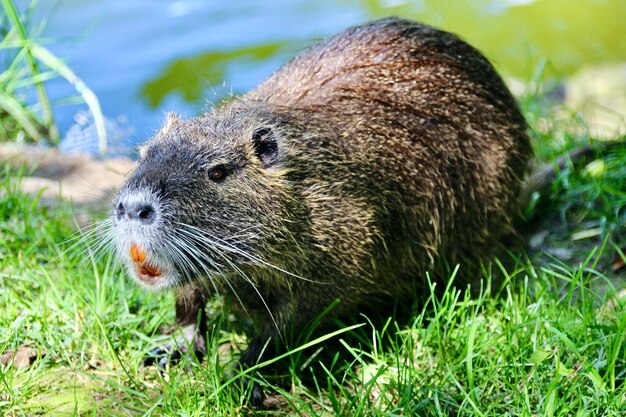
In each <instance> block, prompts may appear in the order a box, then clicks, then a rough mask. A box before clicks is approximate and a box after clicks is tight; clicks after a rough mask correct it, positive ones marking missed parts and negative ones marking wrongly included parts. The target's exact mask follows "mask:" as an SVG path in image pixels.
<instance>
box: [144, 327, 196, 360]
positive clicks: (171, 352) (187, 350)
mask: <svg viewBox="0 0 626 417" xmlns="http://www.w3.org/2000/svg"><path fill="white" fill-rule="evenodd" d="M181 330H182V332H180V334H179V335H178V336H176V337H175V338H174V339H173V340H170V341H169V342H166V343H164V344H162V345H160V346H157V347H155V348H154V349H152V350H151V351H150V352H149V353H148V354H147V355H146V356H145V358H144V360H143V365H144V366H151V365H158V366H159V367H161V368H165V367H166V366H167V365H168V364H170V365H173V364H175V363H177V362H178V361H180V360H181V359H182V358H183V357H188V358H189V359H196V360H198V361H202V359H203V358H204V355H205V354H206V341H205V338H204V335H200V334H198V332H197V330H196V328H195V326H186V327H183V328H182V329H181Z"/></svg>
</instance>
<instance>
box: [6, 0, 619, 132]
mask: <svg viewBox="0 0 626 417" xmlns="http://www.w3.org/2000/svg"><path fill="white" fill-rule="evenodd" d="M27 2H28V0H22V1H21V2H18V4H19V3H21V4H19V6H20V8H21V9H22V10H23V9H24V8H25V5H26V4H27ZM388 15H399V16H404V17H410V18H414V19H418V20H422V21H425V22H427V23H430V24H433V25H435V26H438V27H442V28H445V29H447V30H450V31H453V32H455V33H458V34H460V35H461V36H463V37H464V38H465V39H467V40H468V41H469V42H470V43H472V44H474V45H475V46H477V47H478V48H479V49H481V50H482V51H483V52H484V53H485V54H486V55H487V56H488V57H489V58H490V59H492V61H494V64H495V65H496V67H497V68H498V69H499V70H500V71H501V72H502V73H503V74H505V76H508V77H515V78H517V79H519V80H522V81H528V80H531V79H533V78H534V77H537V76H538V75H537V74H536V72H537V68H542V69H543V72H542V73H541V74H539V76H540V77H542V78H544V79H546V78H559V77H563V76H567V75H570V74H574V73H576V72H577V70H578V69H579V68H581V67H583V66H585V65H589V64H596V63H600V62H620V61H626V30H625V29H624V22H626V1H625V0H475V1H471V0H455V1H449V0H421V1H419V0H414V1H404V0H360V1H359V0H341V1H339V2H333V1H330V0H276V1H271V2H267V1H263V0H257V1H245V2H243V1H230V2H217V1H204V0H176V1H166V0H134V1H132V2H128V1H124V0H92V1H89V2H85V1H81V0H39V3H38V6H37V10H36V15H35V17H34V19H35V20H38V19H40V18H42V17H46V16H48V17H49V21H48V24H47V27H46V29H45V31H44V33H43V36H49V37H54V38H56V41H55V42H54V43H52V44H51V45H50V48H51V49H52V50H53V51H54V52H55V53H57V54H58V55H60V56H65V57H67V61H68V63H69V64H70V65H71V66H72V67H73V68H74V69H75V70H76V72H77V73H78V74H79V75H80V76H81V77H82V78H84V79H85V81H86V82H87V83H88V84H89V85H90V86H91V87H92V88H93V89H94V90H95V92H96V94H97V95H98V97H99V98H100V100H101V102H102V107H103V111H104V112H105V114H106V115H107V116H109V117H116V116H118V115H120V114H123V115H126V116H127V117H128V120H129V123H130V124H131V125H132V126H134V127H135V128H136V129H135V131H136V132H137V133H136V135H134V136H133V137H131V138H128V139H127V142H128V143H136V142H137V141H142V140H144V139H145V138H146V137H147V136H149V135H150V134H151V133H152V132H154V131H155V130H156V128H157V127H158V125H159V124H160V122H161V120H162V118H163V114H164V113H165V111H169V110H174V111H179V112H182V113H184V114H186V115H187V116H190V115H193V114H195V113H198V112H200V111H201V110H202V108H203V107H204V106H205V105H204V103H205V102H206V100H210V99H212V98H214V97H223V96H224V95H226V94H228V93H229V92H230V91H231V90H232V91H234V92H237V93H238V92H243V91H246V90H248V89H250V88H253V87H254V86H255V85H256V84H258V83H259V82H260V81H261V80H262V79H263V78H265V77H267V76H268V75H269V74H270V73H271V72H272V71H274V70H275V69H276V68H277V67H279V66H280V65H281V64H282V63H284V62H286V61H287V60H288V58H289V57H290V56H293V55H295V54H296V53H297V51H298V50H301V49H302V48H304V47H305V46H306V45H309V44H311V43H313V42H315V41H317V40H319V39H320V38H322V37H324V36H328V35H330V34H333V33H336V32H338V31H340V30H341V29H343V28H345V27H346V26H350V25H353V24H356V23H360V22H363V21H366V20H370V19H373V18H378V17H383V16H388ZM76 36H78V38H76ZM542 62H545V65H539V64H540V63H542ZM48 88H49V90H50V94H51V96H53V97H59V98H61V97H66V96H67V95H69V94H72V91H71V87H69V86H68V85H67V84H66V83H64V82H61V81H59V80H56V81H53V82H51V83H50V84H49V87H48ZM77 110H78V109H77V108H76V106H57V107H56V108H55V111H56V113H57V116H58V118H59V119H60V125H61V128H62V130H65V131H67V130H68V128H69V127H70V125H71V124H72V119H73V117H74V115H75V114H76V113H77Z"/></svg>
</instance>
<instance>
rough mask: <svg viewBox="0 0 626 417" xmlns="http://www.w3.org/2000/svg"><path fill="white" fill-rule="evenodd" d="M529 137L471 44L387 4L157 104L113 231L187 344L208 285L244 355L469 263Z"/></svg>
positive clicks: (505, 208) (502, 211)
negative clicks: (306, 43) (157, 121)
mask: <svg viewBox="0 0 626 417" xmlns="http://www.w3.org/2000/svg"><path fill="white" fill-rule="evenodd" d="M530 155H531V149H530V145H529V141H528V138H527V135H526V124H525V121H524V119H523V117H522V115H521V114H520V111H519V109H518V106H517V104H516V102H515V100H514V98H513V97H512V96H511V94H510V93H509V91H508V90H507V88H506V87H505V85H504V83H503V82H502V80H501V79H500V77H499V76H498V75H497V73H496V72H495V70H494V69H493V67H492V66H491V64H490V63H489V62H488V61H487V60H486V59H485V58H484V57H483V56H482V55H481V54H480V53H479V52H478V51H477V50H475V49H474V48H472V47H471V46H469V45H468V44H467V43H465V42H463V41H462V40H460V39H459V38H458V37H456V36H455V35H452V34H449V33H446V32H443V31H439V30H437V29H434V28H432V27H430V26H426V25H422V24H419V23H415V22H412V21H408V20H402V19H397V18H389V19H383V20H379V21H374V22H371V23H368V24H365V25H362V26H356V27H353V28H349V29H347V30H346V31H344V32H342V33H340V34H338V35H336V36H334V37H332V38H330V39H328V40H326V41H325V42H322V43H320V44H318V45H316V46H313V47H311V48H310V49H308V50H306V51H304V52H303V53H302V54H300V55H299V56H298V57H296V58H295V59H293V60H292V61H290V62H289V63H288V64H286V65H285V66H284V67H282V68H281V69H280V70H278V71H277V72H276V73H275V74H273V75H272V76H271V77H270V78H269V79H267V80H266V81H265V82H263V83H262V84H261V85H260V86H259V87H258V88H256V89H255V90H253V91H251V92H249V93H248V94H245V95H243V96H241V97H238V98H233V99H232V100H230V101H228V102H226V103H225V104H223V105H222V106H220V107H216V108H213V109H212V110H211V111H210V112H208V113H206V114H204V115H202V116H200V117H197V118H193V119H190V120H181V119H179V118H177V117H175V116H170V117H169V118H168V121H167V124H166V126H165V127H164V128H163V129H162V130H161V131H160V132H159V133H158V134H157V135H156V136H155V137H154V138H153V139H151V140H150V141H149V142H147V144H146V145H145V146H144V147H143V150H142V153H141V158H140V160H139V164H138V167H137V168H136V169H135V170H134V172H133V173H131V175H130V176H129V178H128V180H127V182H126V183H125V185H124V186H123V187H122V189H121V191H120V193H119V197H118V199H117V200H116V203H115V209H114V211H115V213H114V216H115V217H116V219H115V227H114V229H115V234H116V239H117V246H118V249H119V252H120V254H121V256H122V257H124V258H125V259H126V260H127V262H128V265H129V268H130V270H131V273H132V275H133V276H134V277H135V278H136V279H137V280H138V281H139V282H140V283H141V284H143V285H144V286H146V287H150V288H157V289H160V288H168V287H177V288H178V294H179V301H178V303H177V319H178V321H179V323H180V324H181V325H189V327H188V328H189V329H190V330H189V332H188V336H189V338H190V339H192V340H194V341H195V343H196V347H197V350H198V351H202V349H203V343H204V340H203V331H204V324H203V323H204V318H203V314H198V313H199V312H200V311H201V310H202V308H203V304H204V302H205V300H206V297H207V294H208V293H209V292H212V291H216V292H219V293H220V294H222V295H223V296H224V297H226V298H230V299H232V300H233V301H234V302H233V304H234V305H240V306H241V307H243V308H244V309H245V310H247V311H248V312H249V313H251V315H252V316H253V317H255V318H256V322H257V331H258V333H257V334H256V336H255V337H254V338H252V339H251V341H250V345H249V347H248V349H247V350H246V351H245V352H244V353H243V355H242V357H241V360H240V362H241V363H242V365H244V366H248V365H250V364H253V363H255V362H256V361H257V360H258V359H259V354H260V352H261V350H262V349H263V347H264V346H265V344H266V341H267V340H268V339H273V340H280V339H281V337H284V336H285V333H286V332H287V331H292V330H296V331H297V330H299V329H302V328H303V327H304V326H306V325H307V324H308V323H309V322H310V321H311V320H312V319H314V318H315V317H316V316H317V315H319V314H320V313H321V312H323V311H324V310H325V309H326V308H327V307H328V306H329V305H331V304H332V303H333V302H335V300H339V304H338V305H337V306H336V307H335V308H334V309H333V312H334V313H335V314H337V315H341V314H350V312H352V311H355V310H358V308H359V306H361V305H362V304H368V305H372V304H375V303H376V301H377V300H381V299H386V298H389V297H391V298H395V299H404V300H408V301H410V300H412V299H414V298H415V297H416V296H417V295H418V291H419V288H420V286H421V285H422V284H423V283H424V282H425V279H426V273H427V272H429V273H430V274H431V276H433V277H435V278H436V279H439V280H445V279H446V278H447V273H446V272H444V271H447V269H446V268H445V266H447V265H449V266H454V265H456V264H461V272H460V276H461V277H462V278H465V279H466V280H473V279H474V278H475V274H476V271H477V268H476V267H477V265H479V264H480V262H482V261H484V260H486V259H488V258H489V256H490V255H491V254H492V253H493V249H494V248H495V247H497V246H498V243H499V242H500V240H501V239H502V237H503V236H504V235H505V234H506V233H508V232H509V231H510V230H511V225H512V222H513V219H514V217H515V215H516V213H517V212H518V208H519V207H518V194H519V191H520V184H521V181H522V178H523V176H524V173H525V170H526V167H527V163H528V159H529V157H530ZM197 318H200V321H199V322H198V321H197ZM260 395H261V394H260V392H257V393H256V396H255V397H253V401H257V402H258V401H260V398H261V397H260Z"/></svg>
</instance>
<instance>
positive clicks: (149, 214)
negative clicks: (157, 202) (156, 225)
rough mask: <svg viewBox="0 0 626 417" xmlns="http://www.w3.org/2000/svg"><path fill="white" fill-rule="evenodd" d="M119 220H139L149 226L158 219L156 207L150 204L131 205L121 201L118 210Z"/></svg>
mask: <svg viewBox="0 0 626 417" xmlns="http://www.w3.org/2000/svg"><path fill="white" fill-rule="evenodd" d="M116 213H117V219H118V220H122V219H124V220H139V221H140V222H141V223H143V224H145V225H148V224H150V223H152V222H154V220H155V219H156V211H154V207H152V205H150V204H148V203H129V202H126V203H125V202H123V201H120V202H119V203H118V204H117V208H116Z"/></svg>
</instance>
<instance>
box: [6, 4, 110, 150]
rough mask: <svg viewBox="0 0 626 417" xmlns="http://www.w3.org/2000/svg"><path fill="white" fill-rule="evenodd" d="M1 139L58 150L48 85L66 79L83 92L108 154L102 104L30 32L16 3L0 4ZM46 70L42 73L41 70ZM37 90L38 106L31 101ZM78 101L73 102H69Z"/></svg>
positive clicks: (101, 145)
mask: <svg viewBox="0 0 626 417" xmlns="http://www.w3.org/2000/svg"><path fill="white" fill-rule="evenodd" d="M0 6H1V7H2V11H3V13H2V14H0V34H2V38H3V39H2V40H0V58H1V59H0V70H1V73H0V138H1V139H3V140H11V141H24V142H37V143H45V144H48V145H53V146H56V145H58V144H59V142H60V136H59V131H58V128H57V126H56V123H55V121H54V117H53V109H52V102H51V100H50V98H49V97H48V94H47V92H46V88H45V85H44V82H45V81H47V80H49V79H51V78H54V77H59V76H60V77H63V78H64V79H65V80H66V81H67V82H69V83H70V84H72V86H73V87H74V88H75V89H76V91H77V92H78V94H79V96H80V99H82V101H83V102H84V103H85V104H86V105H87V107H88V108H89V111H90V112H91V114H92V116H93V119H94V124H95V126H96V131H97V134H98V140H99V152H100V154H101V155H104V154H106V151H107V132H106V128H105V120H104V116H103V114H102V110H101V108H100V102H99V100H98V98H97V97H96V95H95V94H94V93H93V91H92V90H91V89H90V88H89V87H88V86H87V85H86V84H85V82H84V81H83V80H82V79H81V78H80V77H78V76H77V75H76V74H75V73H74V71H72V70H71V69H70V68H69V67H68V66H67V65H66V64H65V63H63V61H62V60H61V59H59V58H58V57H56V56H55V55H54V54H52V53H51V52H50V51H49V50H48V49H46V48H45V47H44V46H43V45H42V44H41V43H40V42H38V41H37V40H36V36H34V34H31V33H29V32H28V29H27V27H26V21H27V15H26V14H22V15H20V13H19V11H18V9H17V6H16V4H15V2H14V1H13V0H0ZM42 66H43V67H44V68H45V71H43V72H42V70H41V67H42ZM32 90H34V92H35V95H36V101H35V103H34V104H32V103H29V102H28V100H27V97H28V94H29V93H31V92H32ZM70 101H73V100H70Z"/></svg>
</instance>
